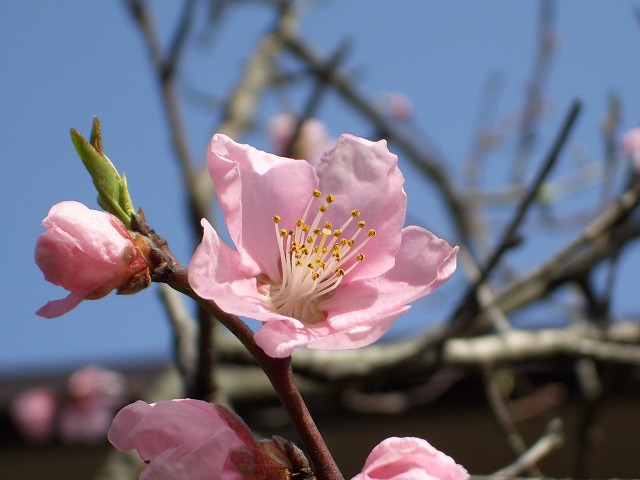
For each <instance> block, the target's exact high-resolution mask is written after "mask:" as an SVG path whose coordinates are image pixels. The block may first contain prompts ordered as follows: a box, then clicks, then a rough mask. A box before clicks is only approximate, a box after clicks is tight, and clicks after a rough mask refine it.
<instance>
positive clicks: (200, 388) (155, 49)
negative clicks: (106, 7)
mask: <svg viewBox="0 0 640 480" xmlns="http://www.w3.org/2000/svg"><path fill="white" fill-rule="evenodd" d="M127 5H128V6H129V9H130V11H131V13H132V15H133V18H134V19H135V21H136V22H137V24H138V26H139V27H140V30H141V31H142V34H143V37H144V39H145V43H146V46H147V50H148V51H149V54H150V56H151V59H152V62H153V65H154V67H155V73H156V78H157V80H158V84H159V86H160V90H161V92H162V100H163V106H164V109H165V114H166V117H167V120H168V122H169V131H170V133H171V139H172V143H173V148H174V151H175V154H176V157H177V159H178V162H179V165H180V167H181V171H182V176H183V180H184V184H185V186H186V187H187V195H188V200H189V212H190V213H191V217H192V220H193V221H192V225H193V226H194V229H193V238H194V243H196V242H197V241H198V240H199V236H200V227H199V222H200V219H201V218H209V217H210V216H211V215H210V206H209V205H210V198H206V197H205V196H203V195H200V193H199V191H198V190H197V189H196V188H195V187H196V185H195V184H194V177H193V166H192V165H193V162H192V157H191V153H190V151H189V147H188V140H187V134H186V130H185V128H184V123H183V120H182V114H181V112H180V106H179V103H178V96H177V92H176V88H175V73H176V69H177V66H178V64H179V62H180V58H181V53H182V51H183V47H184V45H185V41H186V38H187V36H188V31H189V26H190V25H191V17H192V15H193V10H194V5H195V2H194V1H193V0H186V3H185V4H184V7H183V11H182V15H181V18H180V21H179V23H178V27H177V28H176V32H175V34H174V36H173V41H172V42H171V47H170V52H169V54H168V55H164V54H163V53H162V49H161V47H160V44H159V42H158V38H157V35H156V31H155V26H154V24H153V21H152V19H151V14H150V12H149V11H148V9H147V7H146V6H145V4H144V2H142V1H141V0H127ZM197 319H198V332H199V335H198V349H197V352H198V353H197V357H196V359H197V360H196V367H195V368H193V369H189V371H193V372H194V376H193V378H191V379H189V381H188V382H187V385H188V386H189V387H190V389H189V391H187V395H188V396H190V397H193V398H203V399H211V398H212V397H214V396H215V391H216V382H215V379H214V371H215V369H214V363H215V362H214V361H213V360H214V358H213V348H212V347H213V341H214V340H213V335H214V325H213V319H212V318H211V317H210V316H209V315H208V314H207V313H206V312H205V311H204V310H200V311H199V312H198V316H197ZM176 346H177V347H180V346H181V343H180V342H179V341H178V342H176ZM176 355H177V356H178V357H180V358H187V357H188V355H189V354H188V353H185V352H178V353H177V354H176Z"/></svg>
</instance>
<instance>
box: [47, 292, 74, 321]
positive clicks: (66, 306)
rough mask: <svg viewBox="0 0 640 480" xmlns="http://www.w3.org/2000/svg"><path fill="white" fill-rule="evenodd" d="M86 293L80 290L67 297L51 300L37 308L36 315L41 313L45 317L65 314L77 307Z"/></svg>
mask: <svg viewBox="0 0 640 480" xmlns="http://www.w3.org/2000/svg"><path fill="white" fill-rule="evenodd" d="M84 297H85V293H83V292H80V291H75V292H71V293H70V294H69V295H67V296H66V297H65V298H61V299H59V300H50V301H48V302H47V303H46V304H44V305H43V306H42V307H40V308H39V309H38V310H36V315H39V316H41V317H44V318H56V317H59V316H60V315H64V314H65V313H67V312H69V311H71V310H73V309H74V308H76V307H77V306H78V305H79V304H80V302H81V301H82V300H84Z"/></svg>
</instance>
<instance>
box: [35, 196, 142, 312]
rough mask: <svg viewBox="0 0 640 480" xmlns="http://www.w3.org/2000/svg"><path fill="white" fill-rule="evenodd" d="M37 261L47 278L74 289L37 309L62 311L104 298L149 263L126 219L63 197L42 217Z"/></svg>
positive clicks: (122, 286) (139, 272)
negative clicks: (124, 221)
mask: <svg viewBox="0 0 640 480" xmlns="http://www.w3.org/2000/svg"><path fill="white" fill-rule="evenodd" d="M42 226H43V227H45V228H46V229H47V231H46V232H44V233H42V234H41V235H40V237H38V242H37V244H36V250H35V261H36V263H37V264H38V267H40V270H42V273H44V278H45V279H46V280H47V281H49V282H51V283H53V284H55V285H60V286H62V287H64V288H65V289H67V290H69V292H71V293H69V295H68V296H67V297H66V298H64V299H60V300H53V301H50V302H48V303H47V304H46V305H44V306H43V307H41V308H40V309H39V310H38V311H37V312H36V313H37V314H38V315H40V316H43V317H46V318H53V317H58V316H60V315H62V314H64V313H66V312H68V311H69V310H71V309H73V308H75V307H76V306H77V305H78V304H79V303H80V302H81V301H82V300H85V299H89V300H94V299H97V298H102V297H104V296H105V295H107V294H108V293H109V292H110V291H111V290H113V289H116V288H118V289H121V288H124V287H126V286H127V284H128V283H129V282H131V280H132V279H133V278H134V277H135V276H136V275H143V274H145V272H146V269H147V265H146V262H145V260H144V258H143V256H142V254H141V251H140V249H139V248H138V247H137V246H136V244H135V242H134V239H133V238H132V236H131V234H130V233H129V232H128V231H127V229H126V227H125V226H124V224H123V223H122V222H121V221H120V220H118V219H117V218H116V217H114V216H113V215H111V214H109V213H105V212H101V211H97V210H90V209H89V208H87V207H86V206H84V205H83V204H81V203H78V202H71V201H67V202H61V203H58V204H56V205H54V206H53V207H51V210H50V211H49V214H48V215H47V217H46V218H45V219H44V220H43V221H42Z"/></svg>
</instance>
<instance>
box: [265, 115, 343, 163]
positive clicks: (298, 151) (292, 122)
mask: <svg viewBox="0 0 640 480" xmlns="http://www.w3.org/2000/svg"><path fill="white" fill-rule="evenodd" d="M296 124H297V120H296V118H295V116H294V115H292V114H290V113H280V114H278V115H275V116H274V117H272V118H271V119H270V120H269V123H268V126H267V129H268V131H269V136H270V137H271V142H272V143H273V147H274V150H275V152H276V154H278V155H285V154H287V153H288V154H289V155H288V156H290V157H292V158H302V159H305V160H306V161H307V162H309V163H310V164H311V165H316V164H318V162H320V158H321V157H322V155H323V154H324V153H325V152H327V151H329V150H331V149H332V148H333V147H334V146H335V140H334V139H332V138H331V137H330V136H329V134H328V132H327V129H326V128H325V126H324V124H323V123H322V122H321V121H320V120H317V119H315V118H309V119H307V120H305V122H304V123H303V124H302V126H301V127H300V133H299V135H298V138H297V139H296V141H295V143H294V144H293V145H290V143H291V140H292V136H293V134H294V133H295V128H296ZM289 147H291V151H290V152H287V149H289Z"/></svg>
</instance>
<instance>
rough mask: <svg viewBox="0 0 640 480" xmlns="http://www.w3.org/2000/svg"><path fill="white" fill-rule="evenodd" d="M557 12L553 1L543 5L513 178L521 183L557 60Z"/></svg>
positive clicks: (546, 0)
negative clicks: (536, 49) (553, 63)
mask: <svg viewBox="0 0 640 480" xmlns="http://www.w3.org/2000/svg"><path fill="white" fill-rule="evenodd" d="M554 9H555V4H554V3H553V2H551V1H550V0H543V1H542V2H540V17H539V20H540V24H539V27H538V44H537V46H538V51H537V53H536V58H535V61H534V64H533V72H532V74H531V79H530V80H529V83H528V85H527V90H526V94H525V105H524V109H523V114H522V125H521V128H520V139H519V142H518V146H517V150H516V158H515V162H514V164H513V171H512V178H513V180H514V181H515V182H517V183H519V182H520V181H521V180H522V178H524V175H525V173H526V167H527V163H528V158H529V152H530V150H531V148H532V147H533V144H534V142H535V135H536V132H535V126H536V123H537V121H538V119H539V118H540V112H541V111H542V105H541V103H542V90H543V88H544V83H545V80H546V79H547V76H548V74H549V68H550V66H551V60H552V59H553V53H554V51H555V43H556V39H555V36H556V33H555V28H554V25H553V20H554V18H553V17H554Z"/></svg>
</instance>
